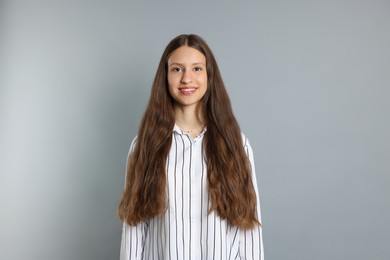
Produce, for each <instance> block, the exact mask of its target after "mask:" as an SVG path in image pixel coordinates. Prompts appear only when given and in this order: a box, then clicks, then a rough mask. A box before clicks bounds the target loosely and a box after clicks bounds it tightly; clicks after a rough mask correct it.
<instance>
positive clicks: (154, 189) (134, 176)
mask: <svg viewBox="0 0 390 260" xmlns="http://www.w3.org/2000/svg"><path fill="white" fill-rule="evenodd" d="M184 45H186V46H189V47H192V48H195V49H197V50H198V51H200V52H201V53H202V54H203V55H205V57H206V70H207V78H208V82H207V83H208V85H207V86H208V87H207V91H206V93H205V95H204V97H203V99H202V100H201V103H200V107H199V109H200V110H199V111H201V112H202V113H203V118H204V120H205V123H206V125H207V131H206V133H205V136H204V147H205V148H204V149H205V160H206V164H207V175H208V191H209V199H210V202H211V207H210V212H211V211H215V212H216V213H217V214H218V216H219V217H220V218H222V219H227V220H228V222H229V223H230V224H231V225H235V226H237V227H239V228H243V229H248V228H254V227H255V226H256V225H258V224H260V223H259V221H258V218H257V213H256V194H255V189H254V187H253V183H252V179H251V168H250V163H249V159H248V157H247V155H246V153H245V150H244V146H243V140H242V136H241V131H240V128H239V126H238V123H237V120H236V119H235V117H234V115H233V111H232V107H231V104H230V100H229V96H228V94H227V92H226V89H225V86H224V83H223V81H222V77H221V75H220V72H219V69H218V65H217V62H216V60H215V58H214V55H213V53H212V52H211V50H210V48H209V47H208V45H207V44H206V42H205V41H204V40H203V39H202V38H201V37H199V36H197V35H194V34H189V35H186V34H183V35H179V36H177V37H176V38H175V39H173V40H172V41H171V42H170V43H169V44H168V45H167V47H166V48H165V51H164V52H163V54H162V57H161V59H160V63H159V65H158V69H157V72H156V75H155V78H154V81H153V85H152V90H151V96H150V100H149V103H148V106H147V108H146V111H145V113H144V115H143V118H142V120H141V124H140V127H139V130H138V135H137V140H136V144H135V146H134V150H133V151H132V153H131V154H130V156H129V158H128V164H127V177H126V185H125V190H124V192H123V195H122V199H121V201H120V203H119V209H118V213H119V217H120V219H122V220H125V221H126V222H127V223H128V224H129V225H136V224H138V223H139V222H141V221H144V220H146V219H149V218H152V217H155V216H157V215H162V214H164V213H165V210H166V208H167V196H166V185H167V184H166V170H165V169H166V159H167V156H168V153H169V150H170V148H171V144H172V131H173V127H174V124H175V115H174V100H173V99H172V97H171V96H170V94H169V91H168V81H167V61H168V59H169V57H170V55H171V53H172V52H173V51H174V50H176V49H177V48H179V47H181V46H184Z"/></svg>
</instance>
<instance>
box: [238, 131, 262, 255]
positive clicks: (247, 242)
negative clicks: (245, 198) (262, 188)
mask: <svg viewBox="0 0 390 260" xmlns="http://www.w3.org/2000/svg"><path fill="white" fill-rule="evenodd" d="M243 143H244V149H245V151H246V153H247V155H248V158H249V161H250V164H251V170H252V182H253V186H254V189H255V192H256V199H257V216H258V219H259V221H260V223H261V224H262V221H261V210H260V200H259V191H258V187H257V180H256V171H255V163H254V157H253V151H252V147H251V145H250V144H249V141H248V139H247V138H246V137H245V136H244V135H243ZM239 251H240V259H251V260H264V248H263V235H262V227H261V226H258V227H256V228H254V229H251V230H241V231H240V249H239Z"/></svg>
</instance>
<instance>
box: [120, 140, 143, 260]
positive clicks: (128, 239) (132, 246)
mask: <svg viewBox="0 0 390 260" xmlns="http://www.w3.org/2000/svg"><path fill="white" fill-rule="evenodd" d="M136 139H137V138H134V140H133V141H132V143H131V146H130V150H129V153H128V156H127V160H128V158H129V155H130V154H131V153H132V152H133V150H134V145H135V142H136ZM126 173H127V163H126ZM146 231H147V224H146V222H141V223H139V224H138V225H136V226H130V225H129V224H127V223H126V221H123V227H122V241H121V248H120V260H140V259H142V255H143V252H144V242H145V237H146Z"/></svg>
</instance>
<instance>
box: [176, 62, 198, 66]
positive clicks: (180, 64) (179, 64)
mask: <svg viewBox="0 0 390 260" xmlns="http://www.w3.org/2000/svg"><path fill="white" fill-rule="evenodd" d="M174 65H176V66H184V64H182V63H179V62H174V63H172V64H170V65H169V66H174ZM191 65H192V66H194V65H203V66H206V65H205V64H203V63H202V62H195V63H192V64H191Z"/></svg>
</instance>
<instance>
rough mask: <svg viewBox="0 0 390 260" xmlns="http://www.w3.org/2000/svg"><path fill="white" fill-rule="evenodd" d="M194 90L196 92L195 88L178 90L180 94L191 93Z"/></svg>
mask: <svg viewBox="0 0 390 260" xmlns="http://www.w3.org/2000/svg"><path fill="white" fill-rule="evenodd" d="M195 90H196V88H182V89H180V91H182V92H193V91H195Z"/></svg>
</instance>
